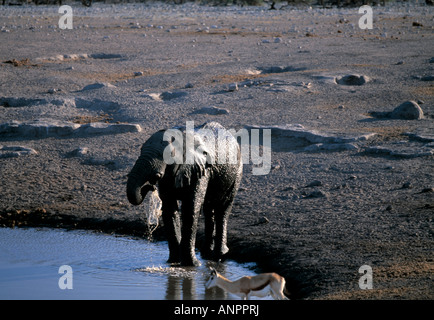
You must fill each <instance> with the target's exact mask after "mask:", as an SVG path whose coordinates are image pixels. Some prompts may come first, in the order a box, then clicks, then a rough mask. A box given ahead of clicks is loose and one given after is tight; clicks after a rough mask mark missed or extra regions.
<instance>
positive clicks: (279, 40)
mask: <svg viewBox="0 0 434 320" xmlns="http://www.w3.org/2000/svg"><path fill="white" fill-rule="evenodd" d="M281 42H283V40H282V38H279V37H277V38H274V43H281Z"/></svg>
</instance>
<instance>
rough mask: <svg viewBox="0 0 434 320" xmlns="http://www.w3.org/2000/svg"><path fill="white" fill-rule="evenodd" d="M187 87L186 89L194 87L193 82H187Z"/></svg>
mask: <svg viewBox="0 0 434 320" xmlns="http://www.w3.org/2000/svg"><path fill="white" fill-rule="evenodd" d="M185 88H186V89H191V88H194V84H192V83H190V82H189V83H187V84H186V85H185Z"/></svg>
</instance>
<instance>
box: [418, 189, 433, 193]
mask: <svg viewBox="0 0 434 320" xmlns="http://www.w3.org/2000/svg"><path fill="white" fill-rule="evenodd" d="M428 192H434V188H424V189H422V190H421V192H420V193H428Z"/></svg>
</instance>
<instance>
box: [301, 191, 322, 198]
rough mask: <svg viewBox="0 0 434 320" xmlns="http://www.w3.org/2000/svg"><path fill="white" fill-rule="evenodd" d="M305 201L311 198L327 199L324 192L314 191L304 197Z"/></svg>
mask: <svg viewBox="0 0 434 320" xmlns="http://www.w3.org/2000/svg"><path fill="white" fill-rule="evenodd" d="M305 198H306V199H312V198H327V194H326V193H325V192H324V191H321V190H316V191H313V192H312V193H310V194H308V195H307V196H305Z"/></svg>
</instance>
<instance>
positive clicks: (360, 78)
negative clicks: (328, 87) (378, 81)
mask: <svg viewBox="0 0 434 320" xmlns="http://www.w3.org/2000/svg"><path fill="white" fill-rule="evenodd" d="M370 80H371V79H370V78H369V77H367V76H364V75H358V74H348V75H346V76H342V77H336V80H335V81H336V83H337V84H340V85H345V86H361V85H363V84H365V83H367V82H369V81H370Z"/></svg>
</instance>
